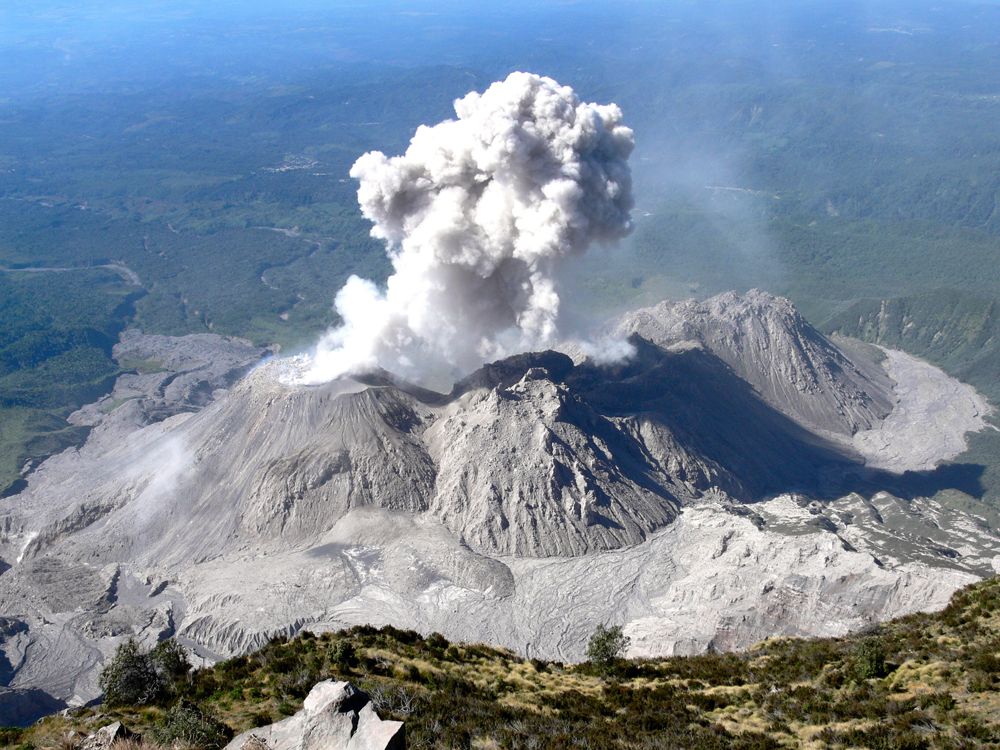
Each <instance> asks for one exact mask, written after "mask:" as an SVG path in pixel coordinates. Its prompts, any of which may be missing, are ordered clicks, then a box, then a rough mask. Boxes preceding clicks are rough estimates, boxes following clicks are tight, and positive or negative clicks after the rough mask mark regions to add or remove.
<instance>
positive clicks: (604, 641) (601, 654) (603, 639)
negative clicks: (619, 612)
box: [587, 625, 631, 669]
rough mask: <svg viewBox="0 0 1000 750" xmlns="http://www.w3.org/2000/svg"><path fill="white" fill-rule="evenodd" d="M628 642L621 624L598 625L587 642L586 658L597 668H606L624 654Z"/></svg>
mask: <svg viewBox="0 0 1000 750" xmlns="http://www.w3.org/2000/svg"><path fill="white" fill-rule="evenodd" d="M630 642H631V640H630V639H629V637H628V636H627V635H625V634H624V633H623V632H622V627H621V625H612V626H611V627H610V628H609V627H606V626H604V625H598V626H597V627H596V628H595V629H594V634H593V635H592V636H590V641H589V642H588V643H587V659H589V660H590V663H591V664H593V665H594V666H596V667H598V668H602V669H604V668H607V667H609V666H611V665H612V664H614V663H615V662H616V661H618V660H619V659H621V658H622V657H623V656H625V652H626V651H627V650H628V646H629V643H630Z"/></svg>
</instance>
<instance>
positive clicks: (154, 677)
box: [100, 638, 166, 706]
mask: <svg viewBox="0 0 1000 750" xmlns="http://www.w3.org/2000/svg"><path fill="white" fill-rule="evenodd" d="M100 686H101V690H103V691H104V702H105V703H107V704H108V705H109V706H144V705H147V704H150V703H156V702H157V701H159V700H160V699H161V698H162V697H163V695H164V693H165V692H166V682H165V680H164V678H163V676H162V675H161V674H160V672H158V671H157V669H156V664H155V663H154V661H153V658H152V656H151V655H150V654H148V653H146V652H144V651H143V650H142V648H140V646H139V644H138V643H137V642H136V641H135V639H134V638H129V639H128V640H127V641H125V643H123V644H122V645H120V646H119V647H118V650H117V651H116V652H115V656H114V658H113V659H112V660H111V661H110V662H108V664H107V666H105V667H104V669H103V670H101V677H100Z"/></svg>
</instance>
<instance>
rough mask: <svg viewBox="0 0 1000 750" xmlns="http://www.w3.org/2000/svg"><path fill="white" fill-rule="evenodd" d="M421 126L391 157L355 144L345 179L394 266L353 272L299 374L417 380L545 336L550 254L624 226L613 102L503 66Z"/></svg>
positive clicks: (553, 298) (620, 131) (543, 341)
mask: <svg viewBox="0 0 1000 750" xmlns="http://www.w3.org/2000/svg"><path fill="white" fill-rule="evenodd" d="M455 113H456V115H457V117H456V119H450V120H445V121H444V122H441V123H438V124H437V125H433V126H426V125H422V126H420V127H419V128H418V129H417V131H416V133H415V134H414V136H413V138H412V140H411V141H410V145H409V147H408V148H407V149H406V153H405V154H403V155H402V156H393V157H387V156H386V155H385V154H383V153H381V152H380V151H371V152H369V153H366V154H364V155H363V156H362V157H361V158H359V159H358V160H357V162H355V164H354V166H353V167H352V169H351V176H352V177H353V178H355V179H356V180H358V182H359V183H360V187H359V189H358V201H359V203H360V205H361V210H362V213H363V214H364V215H365V217H366V218H368V219H369V220H371V221H372V223H373V224H374V227H373V228H372V232H371V233H372V236H374V237H377V238H379V239H382V240H384V241H385V242H386V245H387V247H388V252H389V255H390V259H391V261H392V265H393V269H394V271H393V273H392V274H391V275H390V277H389V279H388V281H387V283H386V286H385V289H380V288H378V287H377V286H376V285H375V284H374V283H372V282H371V281H368V280H365V279H361V278H358V277H357V276H352V277H351V278H350V279H349V280H348V281H347V283H346V284H345V285H344V287H343V288H342V289H341V290H340V292H339V293H338V294H337V296H336V301H335V306H336V309H337V312H338V313H339V314H340V316H341V319H342V321H343V323H342V325H341V326H340V327H339V328H336V329H334V330H331V331H329V332H328V333H327V334H325V335H324V337H323V338H322V340H321V341H320V343H319V345H318V347H317V350H316V353H315V355H314V357H313V358H312V361H311V365H310V366H309V368H308V370H307V372H306V373H305V375H304V378H303V379H304V380H305V381H306V382H312V383H316V382H324V381H327V380H332V379H334V378H336V377H339V376H341V375H345V374H349V373H352V372H359V371H363V370H366V369H370V368H373V367H375V366H380V367H383V368H385V369H387V370H390V371H393V372H396V373H398V374H401V375H406V376H408V377H411V378H417V379H422V380H428V379H432V378H434V377H439V378H440V377H442V376H444V377H451V376H453V375H454V374H456V373H458V372H461V371H463V370H468V369H470V368H472V367H475V366H478V365H479V364H481V363H482V362H484V361H487V360H490V359H495V358H498V357H503V356H506V355H509V354H513V353H516V352H520V351H525V350H528V349H535V348H539V347H544V346H548V345H551V344H553V343H554V342H555V341H556V340H557V337H558V333H559V331H558V323H559V306H560V300H559V291H558V284H557V272H558V270H559V266H560V263H561V262H562V261H564V260H565V259H567V258H571V257H573V256H577V255H580V254H581V253H583V252H584V251H585V250H586V249H587V247H588V246H589V245H591V243H594V242H603V243H607V242H613V241H615V240H617V239H620V238H621V237H623V236H624V235H626V234H627V233H628V232H629V231H630V229H631V221H630V216H629V212H630V210H631V208H632V192H631V185H632V180H631V173H630V171H629V167H628V164H627V159H628V156H629V154H630V153H631V151H632V148H633V145H634V141H633V136H632V131H631V129H629V128H628V127H626V126H625V125H623V124H622V112H621V110H620V109H619V108H618V107H617V106H616V105H614V104H606V105H600V104H593V103H588V102H582V101H581V100H580V99H579V98H578V97H577V95H576V94H575V93H574V92H573V90H572V89H571V88H570V87H568V86H561V85H560V84H558V83H557V82H556V81H554V80H552V79H551V78H546V77H542V76H538V75H533V74H530V73H512V74H511V75H510V76H509V77H508V78H507V79H506V80H504V81H499V82H496V83H494V84H492V85H491V86H490V87H489V88H488V89H487V90H486V91H484V92H483V93H477V92H472V93H469V94H467V95H466V96H464V97H463V98H461V99H458V100H456V101H455Z"/></svg>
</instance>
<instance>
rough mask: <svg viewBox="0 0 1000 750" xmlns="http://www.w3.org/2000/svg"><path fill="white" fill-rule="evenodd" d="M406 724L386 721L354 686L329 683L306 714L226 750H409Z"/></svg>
mask: <svg viewBox="0 0 1000 750" xmlns="http://www.w3.org/2000/svg"><path fill="white" fill-rule="evenodd" d="M405 747H406V740H405V735H404V731H403V722H401V721H383V720H382V719H380V718H379V717H378V715H377V714H376V713H375V709H374V708H373V707H372V704H371V701H370V700H369V698H368V696H367V695H366V694H365V693H363V692H362V691H360V690H358V689H357V688H356V687H354V686H353V685H351V684H350V683H349V682H335V681H334V680H326V681H325V682H320V683H319V684H317V685H316V686H315V687H314V688H313V689H312V690H311V691H310V692H309V695H308V696H307V697H306V700H305V703H304V705H303V706H302V710H301V711H299V712H298V713H297V714H295V715H294V716H290V717H288V718H287V719H283V720H282V721H279V722H277V723H275V724H270V725H268V726H264V727H258V728H257V729H252V730H250V731H249V732H245V733H243V734H241V735H239V736H238V737H236V738H234V739H233V740H232V742H230V743H229V744H228V745H226V748H225V750H404V748H405Z"/></svg>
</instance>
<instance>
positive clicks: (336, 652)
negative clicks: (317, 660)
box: [330, 638, 358, 671]
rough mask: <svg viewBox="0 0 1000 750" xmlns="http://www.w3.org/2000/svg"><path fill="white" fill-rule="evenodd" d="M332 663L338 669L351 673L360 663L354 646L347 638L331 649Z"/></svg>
mask: <svg viewBox="0 0 1000 750" xmlns="http://www.w3.org/2000/svg"><path fill="white" fill-rule="evenodd" d="M330 662H331V663H332V664H333V665H334V666H335V667H337V668H338V669H341V670H344V671H350V670H351V668H352V667H354V666H355V665H357V663H358V657H357V652H356V651H355V649H354V644H353V643H352V642H351V641H350V640H348V639H347V638H341V639H339V640H337V641H336V642H334V644H333V646H332V647H331V648H330Z"/></svg>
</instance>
